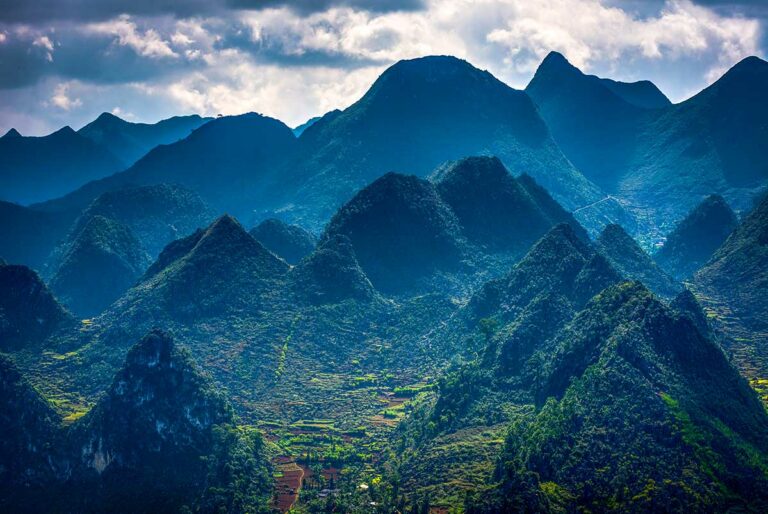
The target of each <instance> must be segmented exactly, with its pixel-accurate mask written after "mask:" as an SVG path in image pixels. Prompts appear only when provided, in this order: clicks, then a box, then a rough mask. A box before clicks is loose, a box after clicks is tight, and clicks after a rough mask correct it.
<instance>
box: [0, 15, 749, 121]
mask: <svg viewBox="0 0 768 514" xmlns="http://www.w3.org/2000/svg"><path fill="white" fill-rule="evenodd" d="M5 1H6V0H0V19H8V18H9V17H11V18H12V15H13V13H11V14H8V13H3V10H2V5H3V3H4V2H5ZM41 2H42V5H46V4H47V3H50V2H52V0H41ZM16 3H19V2H16ZM28 3H29V4H35V6H36V7H32V6H28V7H25V8H24V9H27V10H29V9H36V8H37V6H39V5H40V2H28ZM55 3H56V5H57V6H58V7H57V9H59V10H62V9H63V8H64V6H70V7H71V6H72V5H75V4H77V5H85V4H86V3H90V0H78V2H75V0H62V1H60V2H55ZM118 4H119V5H122V6H125V2H117V0H104V2H99V6H98V7H97V8H96V9H97V10H98V9H101V10H102V14H99V15H96V14H93V13H91V14H88V16H92V19H88V20H87V21H85V22H83V21H79V20H61V19H58V18H56V17H55V16H54V21H44V22H43V21H38V22H37V23H10V24H9V23H5V24H3V23H2V22H0V34H3V35H4V36H5V37H4V38H3V39H2V40H0V88H3V89H5V91H4V92H3V95H2V97H0V114H3V116H7V118H5V119H3V118H0V132H2V131H3V129H4V128H7V127H5V126H3V124H4V123H5V124H8V123H10V121H7V120H13V119H19V120H26V121H24V123H28V124H29V126H30V127H33V126H34V127H40V126H43V125H51V126H52V125H54V124H55V123H59V122H60V121H61V119H62V117H61V116H63V114H62V113H64V112H66V113H68V115H69V116H70V117H71V119H72V120H75V122H76V123H81V122H82V123H84V122H86V121H88V120H87V119H86V118H85V117H86V116H92V115H94V113H95V114H96V115H98V113H99V112H101V111H102V110H106V111H111V110H113V109H115V108H118V109H120V111H121V112H130V113H133V114H134V115H135V117H136V119H137V120H145V121H154V120H156V119H157V118H158V117H159V116H165V115H172V114H179V113H185V112H189V111H194V112H199V113H201V114H207V115H214V114H218V113H224V114H234V113H239V112H244V111H249V110H255V111H259V112H262V113H265V114H269V115H271V116H275V117H278V118H280V119H282V120H284V121H286V122H288V123H289V124H296V123H299V122H302V121H304V120H305V119H307V118H309V117H311V116H314V115H318V114H322V113H324V112H326V111H328V110H331V109H334V108H338V107H345V106H347V105H349V104H350V103H352V102H353V101H355V100H356V99H357V98H359V97H360V96H361V95H362V94H363V93H364V92H365V90H366V89H367V88H368V87H369V86H370V84H371V83H372V82H373V81H374V80H375V78H376V77H377V76H378V74H380V73H381V72H382V71H383V70H384V69H385V68H386V67H387V66H389V65H390V64H392V63H393V62H395V61H397V60H399V59H408V58H413V57H418V56H422V55H429V54H451V55H456V56H457V57H461V58H464V59H467V60H468V61H470V62H471V63H473V64H474V65H476V66H478V67H480V68H484V69H488V70H489V71H490V72H492V73H493V74H494V75H496V76H497V77H499V78H500V79H502V80H504V81H505V82H507V83H509V84H510V85H512V86H514V87H524V86H525V85H526V84H527V82H528V80H529V79H530V77H531V76H532V74H533V72H534V71H535V69H536V67H537V66H538V64H539V62H540V61H541V59H542V58H543V57H544V56H545V55H546V54H547V53H548V52H549V51H551V50H558V51H560V52H562V53H563V54H565V55H566V56H567V57H568V59H569V60H571V62H573V63H574V64H576V65H577V66H579V67H581V68H582V69H584V70H585V71H587V72H590V73H595V74H600V75H604V76H610V77H612V78H616V79H619V80H639V79H651V80H653V81H654V82H656V83H657V84H658V85H659V86H660V87H661V88H662V90H664V91H665V92H666V93H667V94H668V95H669V96H670V97H672V98H673V99H675V100H680V99H683V98H685V97H686V96H688V95H690V94H692V93H694V92H696V91H697V90H700V89H701V88H702V87H704V86H706V85H708V84H709V83H710V82H712V81H713V80H715V79H716V78H717V77H718V76H719V75H720V74H721V73H722V72H723V71H725V70H726V69H727V68H728V67H729V66H731V65H733V64H735V63H736V62H737V61H738V60H740V59H741V58H743V57H746V56H747V55H750V54H760V51H761V49H760V41H761V37H762V30H761V22H760V20H759V19H754V18H749V17H747V16H745V15H743V14H741V12H736V13H731V14H729V13H728V12H725V11H722V10H719V9H713V8H709V7H704V6H702V5H699V4H696V3H692V2H691V1H689V0H669V1H666V2H665V1H663V0H647V1H646V0H635V1H633V2H627V1H624V0H622V1H618V0H546V1H541V2H531V1H529V0H428V1H426V2H421V1H419V2H415V1H414V2H409V1H407V0H403V1H401V2H395V3H394V4H392V8H391V9H386V8H384V7H383V5H384V2H383V1H378V2H377V1H363V0H359V1H353V0H349V1H342V0H337V1H330V0H329V1H319V2H309V1H308V0H307V1H306V2H298V3H297V2H290V3H288V2H280V1H265V0H262V1H254V2H246V1H245V0H240V1H237V2H234V0H228V1H225V0H218V1H213V2H204V4H205V5H202V4H203V2H200V5H198V3H197V2H196V1H195V0H192V1H191V2H187V3H184V7H183V9H185V11H183V12H182V11H181V10H179V9H181V8H180V7H178V4H181V3H178V2H170V1H168V0H156V1H155V2H151V3H150V2H145V0H136V2H133V3H132V4H131V5H130V6H129V7H130V10H129V13H120V12H119V9H117V7H116V6H117V5H118ZM289 4H290V5H289ZM310 4H311V5H310ZM630 6H631V7H630ZM252 8H254V9H252ZM255 8H258V9H255ZM142 13H143V14H142ZM17 14H18V13H17ZM41 16H43V18H42V19H45V20H51V16H53V15H48V17H47V18H46V17H45V16H46V15H41ZM105 16H106V18H105V19H101V18H104V17H105ZM3 17H5V18H3ZM62 83H65V84H68V88H69V89H68V90H67V92H66V94H65V96H66V97H67V98H70V99H78V98H79V99H81V105H80V106H74V104H69V105H70V110H69V111H63V110H62V109H61V108H57V109H55V110H51V109H50V106H52V105H56V104H54V103H53V101H52V100H51V98H53V97H55V96H56V95H57V93H56V87H57V85H58V84H62ZM17 89H24V90H25V91H26V92H25V93H24V95H26V96H24V95H22V94H21V93H18V94H16V93H14V94H12V95H11V94H6V93H10V91H11V90H17ZM22 96H23V97H24V98H25V99H28V98H38V99H40V98H44V99H46V100H45V101H46V102H48V108H45V109H44V108H42V107H41V108H40V112H39V113H38V114H36V116H39V117H40V119H42V120H44V122H39V123H38V122H36V123H31V122H30V121H29V120H30V119H31V116H32V115H31V114H30V113H24V116H21V114H18V115H13V114H12V112H13V108H14V107H13V103H14V102H16V105H23V104H21V103H18V99H19V98H21V97H22ZM13 98H16V100H14V99H13ZM73 101H74V100H73ZM35 105H38V106H40V105H42V104H41V102H40V101H39V100H38V101H37V102H35ZM75 107H77V108H75ZM25 108H28V107H27V106H26V105H25ZM22 128H24V127H22Z"/></svg>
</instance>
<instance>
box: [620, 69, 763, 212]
mask: <svg viewBox="0 0 768 514" xmlns="http://www.w3.org/2000/svg"><path fill="white" fill-rule="evenodd" d="M766 85H768V63H766V62H765V61H763V60H761V59H759V58H757V57H749V58H747V59H744V60H743V61H741V62H739V63H738V64H736V65H735V66H734V67H733V68H731V69H730V70H729V71H728V72H726V73H725V74H724V75H723V76H722V77H721V78H720V79H719V80H717V81H716V82H715V83H714V84H712V85H711V86H709V87H708V88H706V89H705V90H703V91H702V92H700V93H698V94H697V95H695V96H693V97H691V98H689V99H688V100H686V101H684V102H681V103H679V104H676V105H673V106H671V107H669V108H667V109H664V110H663V112H661V114H660V115H659V116H657V117H656V118H654V119H653V120H652V121H651V122H649V123H647V124H646V125H645V127H644V129H643V131H642V133H641V135H640V137H639V138H638V142H637V147H636V149H635V153H634V155H635V157H634V158H633V159H632V162H631V163H630V166H629V169H628V172H627V173H626V174H625V176H624V177H623V178H622V179H621V181H620V183H619V185H618V192H619V193H620V194H621V195H622V196H624V197H626V198H627V199H628V200H630V201H632V202H634V203H636V204H638V205H640V206H641V207H646V206H647V207H649V208H651V209H654V210H655V211H656V212H657V216H659V217H660V218H663V217H664V216H667V217H668V218H669V219H670V221H671V222H673V223H674V222H675V221H677V220H678V219H680V218H682V217H683V216H684V215H685V213H687V212H688V211H690V210H691V209H693V208H694V207H695V206H696V204H697V203H699V201H700V200H701V199H703V198H704V197H705V196H707V195H710V194H712V193H718V194H721V195H723V196H725V197H726V198H727V199H728V200H729V203H731V205H733V206H735V208H736V209H737V210H744V209H747V208H748V206H749V205H750V204H751V200H752V197H753V194H754V192H755V190H756V189H757V188H759V187H761V186H764V185H765V183H766V181H768V164H767V163H766V160H765V152H764V151H763V149H764V148H765V146H766V143H768V128H766V127H765V123H764V120H765V118H766V116H768V107H766V104H765V102H764V101H763V98H762V95H761V93H760V92H761V91H762V90H763V89H765V87H766ZM670 214H671V216H670Z"/></svg>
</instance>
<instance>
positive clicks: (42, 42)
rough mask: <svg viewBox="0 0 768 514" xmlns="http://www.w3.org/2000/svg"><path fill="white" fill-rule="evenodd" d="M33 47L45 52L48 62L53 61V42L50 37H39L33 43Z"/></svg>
mask: <svg viewBox="0 0 768 514" xmlns="http://www.w3.org/2000/svg"><path fill="white" fill-rule="evenodd" d="M32 45H33V46H37V47H40V48H42V49H43V50H45V58H46V60H47V61H48V62H51V61H53V42H52V41H51V39H50V38H49V37H48V36H38V37H36V38H35V39H34V40H33V41H32Z"/></svg>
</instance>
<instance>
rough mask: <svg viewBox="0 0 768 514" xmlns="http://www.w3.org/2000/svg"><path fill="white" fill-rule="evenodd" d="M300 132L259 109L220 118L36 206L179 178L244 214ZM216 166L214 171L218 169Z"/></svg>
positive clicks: (216, 203)
mask: <svg viewBox="0 0 768 514" xmlns="http://www.w3.org/2000/svg"><path fill="white" fill-rule="evenodd" d="M296 144H297V143H296V138H295V137H294V135H293V133H292V132H291V129H289V128H288V127H286V126H285V125H284V124H283V123H281V122H279V121H277V120H275V119H273V118H268V117H266V116H261V115H259V114H256V113H248V114H243V115H240V116H224V117H221V118H216V119H215V120H212V121H210V122H208V123H206V124H204V125H202V126H200V127H199V128H197V129H195V130H194V131H193V132H192V133H191V134H190V135H189V136H188V137H186V138H185V139H182V140H181V141H177V142H175V143H172V144H169V145H162V146H159V147H156V148H154V149H153V150H151V151H150V152H149V153H148V154H147V155H145V156H144V157H142V158H141V159H139V161H137V162H136V163H135V164H134V165H133V166H131V167H130V168H128V169H127V170H125V171H123V172H120V173H117V174H115V175H112V176H111V177H108V178H106V179H103V180H99V181H95V182H91V183H89V184H87V185H85V186H84V187H82V188H80V189H78V190H77V191H74V192H72V193H71V194H68V195H66V196H64V197H62V198H59V199H56V200H54V201H51V202H46V203H45V204H41V205H39V206H37V208H39V209H41V210H46V211H59V210H68V209H84V208H85V207H87V206H88V205H89V204H90V203H91V202H92V201H93V200H94V199H95V198H96V197H98V196H99V195H100V194H102V193H104V192H107V191H113V190H116V189H120V188H123V187H125V186H138V185H156V184H177V185H180V186H183V187H185V188H187V189H190V190H192V191H194V192H195V193H197V194H198V195H200V197H201V198H202V199H203V200H204V201H205V202H206V203H207V204H208V205H210V206H211V207H212V208H213V209H214V210H215V211H217V212H222V211H227V212H232V213H234V214H235V215H239V216H242V217H243V218H244V219H250V218H251V217H253V211H254V209H257V208H260V206H261V207H262V208H263V207H264V205H265V204H267V203H268V202H269V201H271V200H270V198H271V196H270V191H269V190H268V189H267V187H266V186H265V184H266V183H267V182H269V181H270V180H276V177H274V176H273V174H274V173H275V170H276V169H277V168H278V167H279V165H281V164H282V163H283V162H284V161H285V160H286V159H288V158H289V157H291V156H292V154H293V152H294V148H295V145H296ZM214 170H215V173H214Z"/></svg>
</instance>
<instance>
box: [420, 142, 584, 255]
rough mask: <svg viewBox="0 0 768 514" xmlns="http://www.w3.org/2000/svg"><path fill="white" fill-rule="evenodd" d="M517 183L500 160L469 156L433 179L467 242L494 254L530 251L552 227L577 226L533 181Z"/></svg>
mask: <svg viewBox="0 0 768 514" xmlns="http://www.w3.org/2000/svg"><path fill="white" fill-rule="evenodd" d="M526 177H527V178H525V179H520V181H518V179H515V178H514V177H513V176H512V175H511V174H510V173H509V172H508V171H507V169H506V168H505V167H504V165H503V164H502V162H501V161H500V160H499V159H498V158H496V157H468V158H465V159H461V160H459V161H456V162H452V163H449V164H447V165H445V166H442V167H440V168H438V169H437V170H436V171H435V172H434V173H433V174H432V176H431V178H430V180H431V181H432V182H433V183H434V184H435V187H436V188H437V192H438V194H439V195H440V197H441V198H442V199H443V200H444V201H445V202H446V203H447V204H448V205H449V206H450V208H451V209H452V210H453V212H454V214H455V215H456V218H457V219H458V221H459V223H460V224H461V226H462V230H463V232H464V234H465V235H466V237H467V238H468V239H469V240H470V241H472V242H473V243H475V244H478V245H481V246H484V247H488V248H489V249H490V250H494V251H499V250H504V251H512V252H516V253H518V254H520V253H522V252H524V251H525V250H527V249H528V248H529V247H530V246H531V244H533V242H534V241H536V240H537V239H539V238H540V237H541V236H542V235H543V234H544V233H545V232H546V231H547V230H549V228H550V227H552V226H553V225H556V224H558V223H561V222H566V223H569V224H571V225H572V227H573V228H574V230H576V231H577V232H578V233H579V234H580V236H581V237H582V238H583V239H585V240H587V239H588V236H587V233H586V232H585V231H584V229H583V228H582V227H581V225H579V223H578V222H577V221H576V220H575V219H574V218H573V216H571V215H570V214H569V213H567V212H566V211H565V210H564V209H563V208H562V207H560V205H559V204H557V202H555V201H554V200H552V199H551V197H549V195H548V194H547V193H546V191H544V190H541V191H537V190H536V189H535V188H536V187H537V186H536V184H535V182H534V181H533V179H532V178H530V177H529V176H526Z"/></svg>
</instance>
